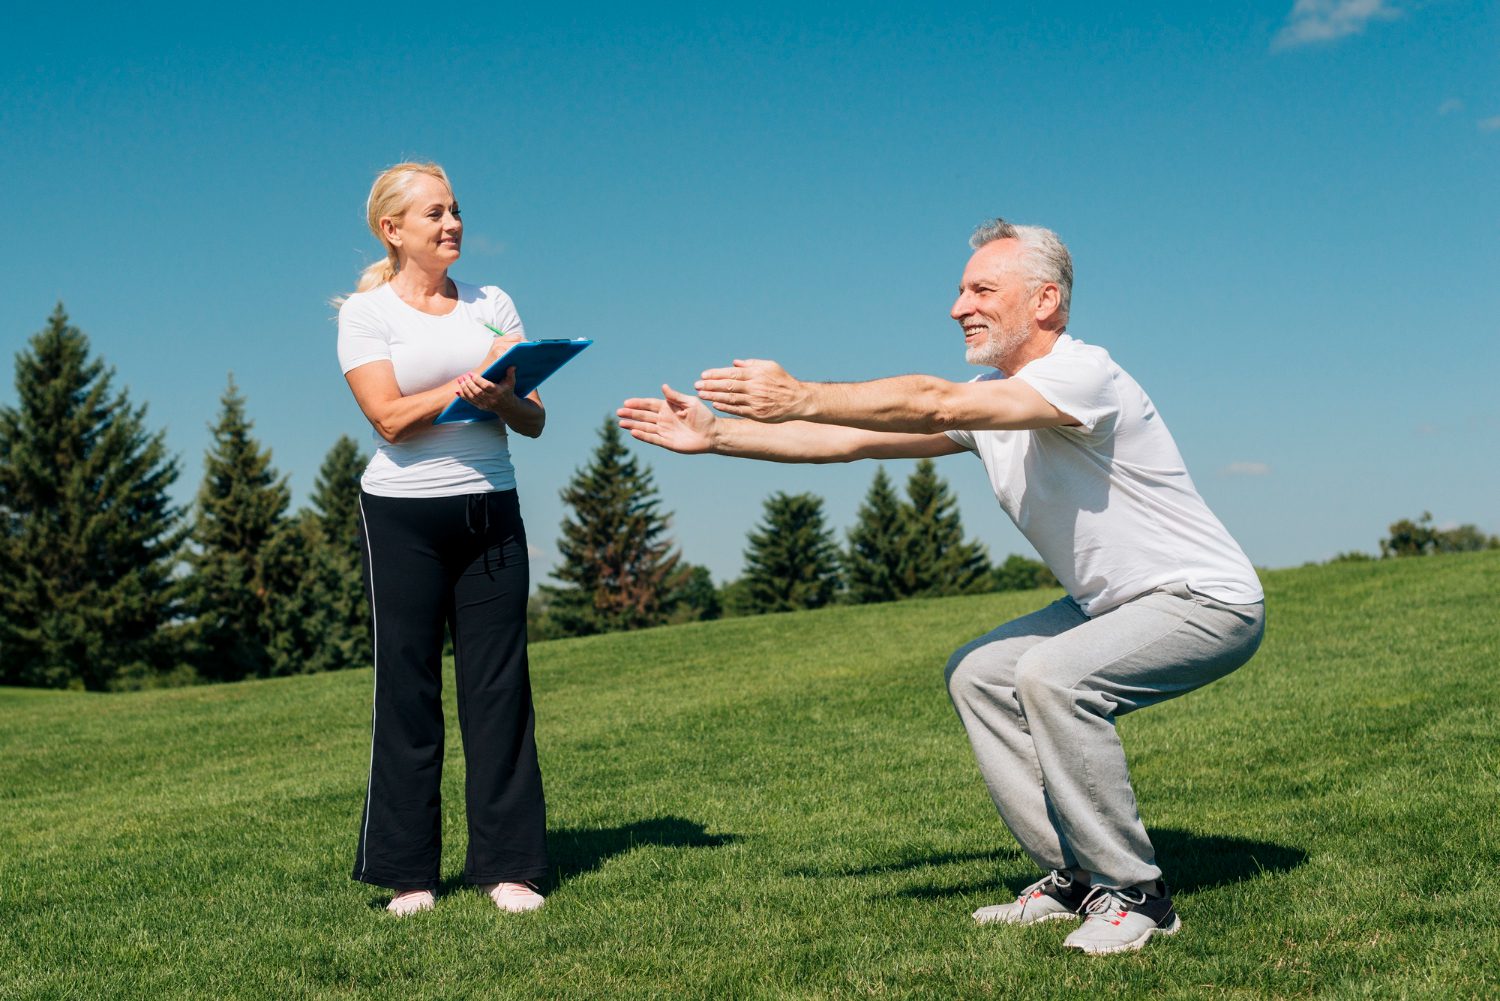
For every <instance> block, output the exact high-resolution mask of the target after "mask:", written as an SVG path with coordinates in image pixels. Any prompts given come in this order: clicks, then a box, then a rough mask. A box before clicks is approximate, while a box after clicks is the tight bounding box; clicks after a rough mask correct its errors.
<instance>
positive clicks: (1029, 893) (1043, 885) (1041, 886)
mask: <svg viewBox="0 0 1500 1001" xmlns="http://www.w3.org/2000/svg"><path fill="white" fill-rule="evenodd" d="M1072 885H1073V877H1072V876H1069V877H1068V879H1067V882H1064V881H1063V875H1062V873H1060V872H1058V871H1057V870H1056V869H1053V870H1052V871H1051V872H1049V873H1047V875H1045V876H1043V877H1042V878H1041V879H1039V880H1037V881H1036V882H1035V883H1032V884H1031V885H1030V886H1028V887H1027V888H1026V889H1024V890H1022V891H1021V895H1020V896H1018V897H1017V898H1016V903H1018V904H1022V903H1025V902H1026V901H1027V900H1028V899H1029V900H1035V899H1036V898H1037V897H1040V896H1041V895H1042V894H1044V893H1046V892H1047V890H1048V889H1050V888H1055V889H1057V890H1062V891H1066V890H1067V889H1068V887H1070V886H1072Z"/></svg>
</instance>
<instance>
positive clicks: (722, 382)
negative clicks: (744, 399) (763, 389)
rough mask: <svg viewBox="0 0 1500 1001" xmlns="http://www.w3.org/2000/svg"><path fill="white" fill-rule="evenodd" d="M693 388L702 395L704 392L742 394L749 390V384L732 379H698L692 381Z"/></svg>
mask: <svg viewBox="0 0 1500 1001" xmlns="http://www.w3.org/2000/svg"><path fill="white" fill-rule="evenodd" d="M693 389H694V390H695V391H696V392H697V393H698V395H699V396H702V395H703V394H704V393H727V394H729V395H731V396H743V395H744V394H746V393H748V392H751V389H750V387H749V386H746V385H745V384H744V383H743V382H737V381H735V380H733V379H699V380H698V381H697V382H695V383H693Z"/></svg>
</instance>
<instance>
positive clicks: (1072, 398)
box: [1012, 351, 1120, 434]
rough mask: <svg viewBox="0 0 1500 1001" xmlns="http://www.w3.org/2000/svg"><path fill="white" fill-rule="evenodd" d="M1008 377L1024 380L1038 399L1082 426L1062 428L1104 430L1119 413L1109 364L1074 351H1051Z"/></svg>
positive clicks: (1117, 399) (1118, 400) (1117, 394)
mask: <svg viewBox="0 0 1500 1001" xmlns="http://www.w3.org/2000/svg"><path fill="white" fill-rule="evenodd" d="M1012 378H1015V379H1018V380H1020V381H1021V382H1024V383H1026V385H1028V386H1030V387H1031V388H1032V389H1034V390H1036V391H1037V392H1038V393H1040V394H1041V395H1042V399H1044V400H1046V401H1047V402H1048V403H1050V404H1052V405H1053V406H1054V407H1056V408H1057V409H1058V410H1061V411H1062V412H1063V413H1065V414H1067V415H1068V416H1069V417H1072V418H1073V419H1074V420H1076V421H1078V422H1079V423H1080V424H1082V425H1083V426H1082V427H1081V428H1072V429H1069V428H1063V429H1062V430H1065V431H1066V430H1073V431H1085V432H1088V433H1090V434H1092V433H1094V432H1096V431H1101V430H1103V431H1107V430H1109V429H1110V428H1112V427H1113V426H1114V422H1115V417H1116V416H1117V415H1118V414H1119V412H1120V394H1119V392H1118V390H1116V389H1115V380H1114V378H1113V377H1112V376H1111V375H1110V371H1109V366H1108V365H1105V364H1104V363H1102V362H1101V361H1099V360H1098V359H1096V358H1091V357H1089V356H1087V355H1084V354H1078V353H1072V352H1069V353H1059V352H1056V351H1054V352H1053V353H1052V354H1049V355H1047V356H1046V357H1044V358H1038V359H1037V360H1036V361H1034V362H1032V363H1031V364H1030V365H1027V366H1026V367H1025V368H1023V369H1021V371H1019V372H1017V373H1016V374H1015V375H1014V376H1013V377H1012Z"/></svg>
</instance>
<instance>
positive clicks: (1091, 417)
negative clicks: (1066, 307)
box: [948, 334, 1263, 615]
mask: <svg viewBox="0 0 1500 1001" xmlns="http://www.w3.org/2000/svg"><path fill="white" fill-rule="evenodd" d="M998 378H1004V375H1003V374H1002V373H1000V372H998V371H995V372H989V373H986V374H985V375H982V376H979V377H978V379H976V380H975V381H982V380H988V379H998ZM1012 378H1015V379H1019V380H1020V381H1022V382H1024V383H1026V384H1027V385H1029V386H1031V388H1033V389H1035V390H1036V391H1037V392H1038V393H1040V394H1041V395H1042V398H1043V399H1045V400H1046V401H1047V402H1048V403H1050V404H1052V405H1053V406H1054V407H1056V408H1057V409H1058V410H1061V411H1062V412H1063V413H1065V414H1068V415H1069V416H1070V417H1072V418H1074V419H1075V420H1077V421H1078V422H1079V423H1080V425H1081V426H1080V427H1051V428H1041V429H1038V430H1035V431H949V432H948V437H949V438H951V439H953V440H954V441H955V442H957V443H958V444H960V445H962V446H963V447H964V448H966V449H968V450H969V451H971V452H974V453H975V454H977V455H978V456H979V458H980V459H981V460H983V462H984V468H985V471H986V472H988V473H989V477H990V485H991V486H992V487H994V490H995V496H996V497H997V498H998V499H999V501H1000V506H1001V507H1003V508H1004V509H1005V512H1006V513H1007V514H1009V515H1010V516H1011V519H1012V520H1013V521H1015V523H1016V527H1017V528H1019V529H1020V530H1021V534H1022V535H1024V536H1026V539H1027V541H1029V542H1030V543H1031V544H1032V545H1033V546H1035V547H1036V551H1037V553H1038V554H1039V555H1040V556H1041V557H1042V559H1043V561H1045V562H1046V564H1047V566H1048V567H1050V568H1051V570H1052V572H1053V573H1054V574H1056V575H1057V579H1058V580H1059V581H1061V582H1062V585H1063V587H1065V588H1067V589H1068V593H1069V594H1071V595H1072V596H1073V599H1074V600H1075V601H1077V602H1078V604H1079V605H1080V606H1081V607H1082V608H1083V610H1084V612H1085V613H1086V614H1088V615H1098V614H1099V613H1101V612H1106V611H1108V610H1109V609H1111V608H1114V607H1115V606H1117V605H1120V604H1122V603H1123V602H1126V601H1129V600H1130V599H1131V598H1134V597H1137V596H1138V595H1141V594H1144V593H1146V592H1147V591H1150V590H1152V589H1154V588H1158V587H1162V586H1163V585H1166V584H1172V583H1179V582H1180V583H1184V584H1186V585H1187V586H1188V587H1189V588H1191V589H1192V590H1194V591H1197V592H1198V593H1200V594H1205V595H1207V596H1209V597H1211V598H1217V599H1218V600H1219V601H1223V602H1227V603H1229V604H1250V603H1253V602H1257V601H1260V600H1261V599H1262V597H1263V594H1262V592H1261V587H1260V580H1259V578H1258V577H1257V576H1256V573H1255V568H1254V567H1253V566H1252V565H1251V563H1250V561H1249V559H1247V558H1246V557H1245V554H1244V552H1243V551H1242V550H1241V549H1240V547H1239V545H1238V544H1237V543H1236V542H1235V541H1234V539H1233V538H1231V537H1230V535H1229V532H1228V531H1227V530H1226V529H1225V528H1224V526H1223V524H1221V523H1220V521H1219V519H1218V518H1216V517H1214V514H1213V512H1212V511H1210V510H1209V509H1208V505H1207V504H1205V503H1204V502H1203V498H1202V497H1201V496H1200V495H1199V494H1198V490H1197V488H1196V487H1195V486H1194V485H1193V480H1192V477H1190V476H1189V475H1188V471H1187V465H1186V464H1185V463H1184V462H1183V461H1182V454H1181V453H1180V452H1179V451H1178V449H1177V443H1176V442H1175V441H1174V440H1173V439H1172V433H1171V432H1170V431H1168V430H1167V425H1166V424H1165V422H1163V421H1162V419H1161V415H1160V414H1158V413H1157V411H1156V407H1155V405H1154V404H1152V402H1151V399H1150V397H1148V396H1147V395H1146V392H1145V390H1143V389H1141V387H1140V385H1139V384H1138V383H1137V382H1136V381H1135V380H1134V379H1132V378H1131V377H1130V376H1129V375H1128V374H1127V373H1126V372H1125V371H1124V370H1123V369H1121V368H1120V366H1119V365H1117V364H1115V362H1114V359H1112V358H1110V356H1109V352H1107V351H1105V350H1104V349H1103V348H1101V347H1097V346H1095V345H1092V344H1085V343H1084V342H1082V341H1080V340H1077V339H1076V338H1074V337H1071V336H1069V335H1067V334H1063V335H1061V336H1059V337H1058V339H1057V342H1056V343H1055V344H1053V346H1052V350H1051V352H1050V353H1048V354H1047V355H1045V356H1043V357H1041V358H1038V359H1036V360H1035V361H1033V362H1031V363H1030V364H1028V365H1025V366H1023V367H1022V368H1021V370H1020V371H1018V372H1017V373H1016V374H1015V375H1014V376H1012Z"/></svg>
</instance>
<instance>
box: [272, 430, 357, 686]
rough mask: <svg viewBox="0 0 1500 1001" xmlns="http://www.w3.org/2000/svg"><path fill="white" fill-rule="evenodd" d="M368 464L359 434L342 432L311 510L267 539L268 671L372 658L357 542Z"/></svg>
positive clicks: (337, 666) (332, 666)
mask: <svg viewBox="0 0 1500 1001" xmlns="http://www.w3.org/2000/svg"><path fill="white" fill-rule="evenodd" d="M365 462H366V459H365V457H364V456H363V455H361V454H360V451H359V446H358V445H357V444H356V443H355V441H354V439H352V438H350V437H348V436H347V435H344V436H341V437H340V438H339V440H338V441H336V442H335V443H334V445H333V448H332V449H330V450H329V452H328V455H327V456H326V457H325V458H324V460H323V465H322V467H321V468H320V469H319V470H318V478H317V480H316V481H315V482H314V484H313V491H312V498H311V500H312V510H310V511H301V512H299V513H298V514H297V515H296V516H295V517H293V518H288V519H286V520H284V521H282V522H281V524H280V525H279V526H278V528H277V529H276V531H275V532H274V533H273V534H272V536H271V538H270V540H269V541H268V542H267V544H266V547H265V549H264V551H263V552H264V558H263V560H262V565H263V566H264V567H265V571H264V572H265V575H266V604H265V612H264V616H263V628H264V634H265V636H266V651H267V668H266V673H269V674H272V675H285V674H310V673H313V672H315V671H339V670H343V669H345V668H350V667H368V666H369V665H370V663H371V661H372V659H373V653H372V650H371V646H370V642H371V641H370V604H369V599H368V598H367V597H366V595H365V588H364V577H363V566H362V562H361V560H360V541H359V480H360V475H361V474H362V473H363V471H364V467H365Z"/></svg>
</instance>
